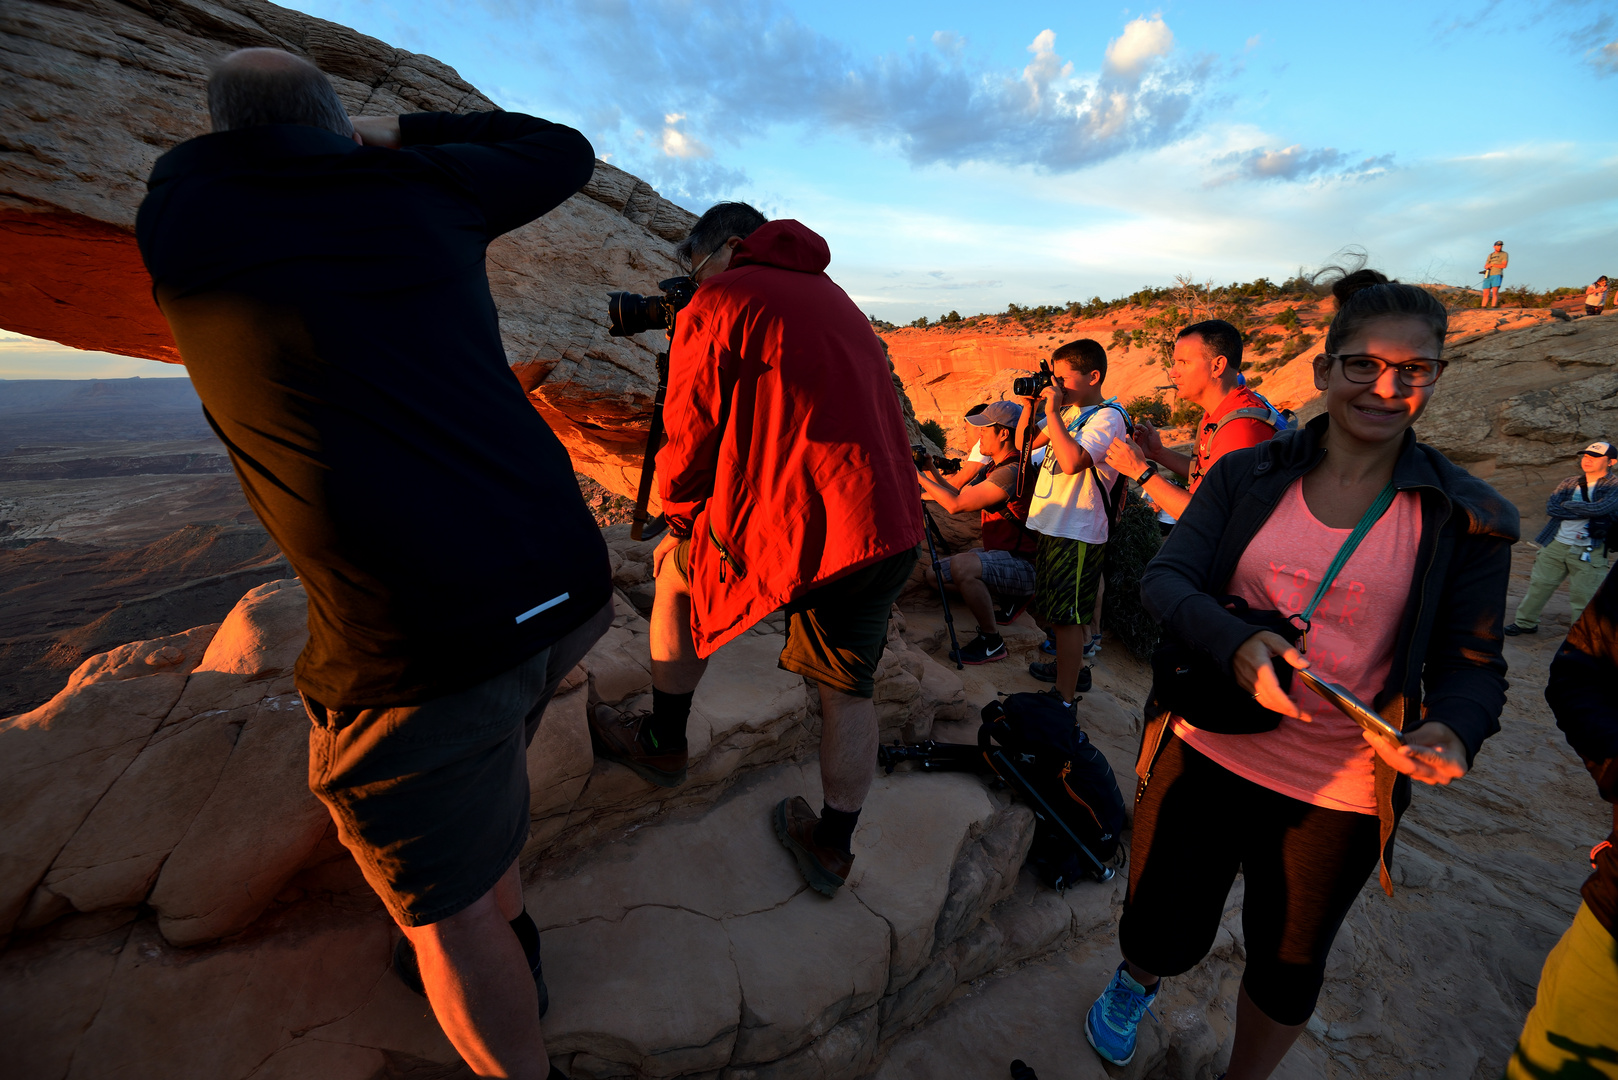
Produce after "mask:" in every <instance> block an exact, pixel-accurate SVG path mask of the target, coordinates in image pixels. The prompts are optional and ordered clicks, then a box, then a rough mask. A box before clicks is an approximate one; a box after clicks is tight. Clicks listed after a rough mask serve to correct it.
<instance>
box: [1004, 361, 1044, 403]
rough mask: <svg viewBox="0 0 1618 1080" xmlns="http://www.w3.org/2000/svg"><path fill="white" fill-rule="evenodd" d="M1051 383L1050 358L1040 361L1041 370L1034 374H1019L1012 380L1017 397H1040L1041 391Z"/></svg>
mask: <svg viewBox="0 0 1618 1080" xmlns="http://www.w3.org/2000/svg"><path fill="white" fill-rule="evenodd" d="M1050 385H1051V364H1050V361H1049V360H1041V361H1040V362H1039V370H1038V371H1036V372H1034V373H1033V374H1032V375H1019V376H1018V377H1017V378H1015V379H1013V380H1011V392H1012V393H1013V394H1015V395H1016V396H1017V397H1038V396H1039V392H1040V391H1041V390H1043V389H1045V388H1046V387H1047V386H1050Z"/></svg>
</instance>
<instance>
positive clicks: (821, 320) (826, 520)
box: [657, 220, 922, 657]
mask: <svg viewBox="0 0 1618 1080" xmlns="http://www.w3.org/2000/svg"><path fill="white" fill-rule="evenodd" d="M830 261H831V252H830V250H829V249H828V247H827V246H826V241H825V240H823V239H822V238H821V237H820V236H818V235H816V234H815V233H814V232H812V231H810V230H809V229H808V228H806V227H804V226H803V225H802V224H801V223H799V222H796V221H791V220H782V221H772V222H769V223H768V224H766V225H763V226H761V227H760V228H759V229H758V230H757V231H755V232H754V233H753V234H752V235H751V236H749V237H748V238H747V239H746V240H745V241H743V242H742V244H741V246H739V247H738V248H737V249H736V252H735V255H734V256H733V257H732V258H731V262H730V267H729V268H728V269H726V270H725V271H724V272H723V273H721V274H716V275H714V276H713V277H712V278H709V279H708V280H707V281H704V282H703V283H702V285H701V286H700V287H699V288H698V289H697V292H696V296H695V297H694V298H693V299H692V301H691V303H690V304H689V305H688V306H687V307H686V308H685V309H684V310H683V311H682V312H681V313H680V318H679V323H678V325H677V327H676V330H675V336H674V341H673V343H672V345H671V347H670V350H669V352H670V362H669V388H668V396H667V402H666V404H665V406H664V423H665V425H666V428H667V430H668V433H669V438H668V442H667V443H666V444H665V445H664V446H663V448H662V450H661V451H660V452H659V453H658V456H657V474H658V477H659V481H660V493H661V495H662V501H663V512H664V514H665V515H667V517H668V521H669V525H670V528H671V529H672V530H673V531H674V534H675V535H677V536H686V535H689V536H690V537H691V563H690V566H691V629H692V636H693V638H694V640H695V643H696V647H697V653H698V655H700V656H704V657H706V656H709V655H711V654H712V653H713V652H714V650H716V649H718V648H719V647H720V646H721V645H723V644H724V643H725V642H727V641H729V640H730V639H731V638H734V637H735V636H736V635H738V634H740V633H742V632H743V631H745V630H746V629H747V628H748V627H750V626H752V625H753V624H755V623H757V622H758V621H759V620H760V619H762V618H763V617H764V616H765V615H768V614H769V613H770V612H772V611H774V610H775V609H776V608H778V607H780V606H781V605H782V604H784V603H786V602H788V601H789V600H793V599H795V598H797V597H799V596H802V595H803V594H804V593H806V592H808V591H809V590H810V589H813V588H815V587H816V586H818V585H822V584H825V583H826V582H828V581H832V580H834V579H836V578H838V577H841V576H842V575H844V574H847V573H850V572H852V571H854V570H856V569H858V568H859V567H861V566H865V565H866V564H868V563H872V562H875V561H877V560H878V559H884V558H887V557H888V556H890V555H896V554H898V553H899V552H901V551H905V550H907V549H910V548H913V547H915V546H916V545H917V544H919V543H921V537H922V533H921V498H920V494H919V492H918V489H917V485H916V469H915V466H914V464H913V463H912V461H911V455H910V441H909V439H908V438H907V436H906V434H905V424H904V416H903V414H902V413H901V412H900V410H899V399H898V396H897V394H895V392H894V389H893V382H892V379H891V377H890V376H889V372H888V362H887V356H886V354H885V353H884V351H883V349H882V343H881V341H880V340H879V339H878V338H877V336H876V334H875V332H874V331H873V330H872V329H871V324H870V322H869V320H867V319H866V317H865V315H864V314H863V313H861V311H860V310H859V308H858V307H857V306H855V304H854V302H853V301H852V300H850V299H849V298H848V295H847V294H846V293H844V292H843V290H842V289H840V288H839V287H838V286H837V284H836V283H835V282H833V281H832V280H831V278H829V277H827V276H826V274H825V268H826V266H827V264H828V263H830Z"/></svg>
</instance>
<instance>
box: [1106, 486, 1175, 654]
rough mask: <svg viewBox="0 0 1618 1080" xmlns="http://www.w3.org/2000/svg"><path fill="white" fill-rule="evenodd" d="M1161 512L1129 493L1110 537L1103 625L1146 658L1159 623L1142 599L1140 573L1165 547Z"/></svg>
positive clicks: (1134, 652)
mask: <svg viewBox="0 0 1618 1080" xmlns="http://www.w3.org/2000/svg"><path fill="white" fill-rule="evenodd" d="M1162 543H1163V533H1162V530H1160V529H1159V528H1158V527H1157V515H1156V514H1154V513H1152V510H1151V508H1150V507H1148V506H1147V505H1146V503H1145V501H1144V500H1143V499H1141V497H1140V496H1139V495H1138V494H1137V493H1136V492H1134V491H1131V492H1129V494H1128V501H1127V502H1126V503H1125V504H1124V509H1123V513H1122V514H1120V515H1119V518H1118V524H1117V525H1115V526H1114V527H1113V529H1112V534H1111V535H1110V536H1109V537H1108V539H1107V571H1106V573H1107V591H1106V594H1105V595H1104V596H1103V597H1102V600H1101V625H1102V626H1104V627H1106V629H1108V630H1109V631H1111V632H1112V635H1113V637H1115V638H1117V639H1118V640H1119V641H1121V642H1122V643H1123V645H1124V648H1126V649H1128V650H1129V652H1130V655H1132V656H1134V657H1135V658H1136V659H1140V660H1144V659H1146V658H1147V657H1149V656H1150V655H1152V650H1153V649H1154V648H1156V647H1157V637H1158V626H1157V623H1156V622H1154V621H1153V620H1152V617H1151V616H1150V615H1148V614H1146V609H1145V608H1144V607H1142V606H1141V602H1140V576H1141V574H1142V573H1144V572H1145V570H1146V564H1147V563H1149V562H1151V561H1152V557H1153V556H1154V555H1156V554H1157V549H1158V548H1159V547H1160V546H1162Z"/></svg>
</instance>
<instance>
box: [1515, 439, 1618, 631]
mask: <svg viewBox="0 0 1618 1080" xmlns="http://www.w3.org/2000/svg"><path fill="white" fill-rule="evenodd" d="M1615 461H1618V448H1615V447H1614V446H1613V444H1612V443H1610V442H1607V441H1605V440H1603V441H1601V442H1593V443H1591V444H1590V445H1589V446H1586V447H1585V448H1584V449H1583V450H1581V451H1579V470H1580V475H1578V476H1570V477H1568V478H1567V479H1566V480H1563V481H1562V482H1561V483H1560V484H1557V485H1556V490H1555V491H1553V492H1551V497H1550V498H1549V499H1546V500H1545V512H1546V513H1547V514H1549V515H1550V520H1549V521H1547V522H1545V527H1544V528H1543V529H1541V530H1540V531H1539V535H1538V536H1536V537H1534V543H1536V544H1539V545H1540V549H1539V554H1537V555H1535V556H1534V569H1533V572H1532V573H1531V574H1530V575H1529V578H1528V592H1527V593H1526V594H1525V595H1524V596H1523V598H1522V603H1520V604H1518V605H1517V616H1516V618H1515V619H1513V620H1512V623H1511V625H1510V626H1508V627H1506V633H1507V634H1508V635H1510V636H1511V637H1516V636H1517V635H1519V634H1537V633H1539V614H1540V612H1542V611H1544V610H1545V602H1546V601H1548V600H1549V599H1550V598H1551V594H1553V593H1554V592H1556V590H1557V589H1558V588H1559V587H1560V586H1561V584H1562V582H1563V581H1564V580H1566V581H1567V583H1568V586H1567V591H1568V600H1570V601H1571V602H1572V604H1573V621H1574V622H1578V621H1579V614H1580V613H1581V612H1582V611H1584V605H1586V604H1588V603H1589V602H1590V597H1592V596H1594V595H1595V592H1596V590H1597V589H1599V588H1600V587H1601V582H1602V581H1603V580H1604V579H1605V578H1606V576H1607V569H1608V564H1609V559H1608V537H1609V535H1610V533H1611V531H1612V529H1613V526H1615V525H1618V472H1614V471H1613V464H1614V462H1615Z"/></svg>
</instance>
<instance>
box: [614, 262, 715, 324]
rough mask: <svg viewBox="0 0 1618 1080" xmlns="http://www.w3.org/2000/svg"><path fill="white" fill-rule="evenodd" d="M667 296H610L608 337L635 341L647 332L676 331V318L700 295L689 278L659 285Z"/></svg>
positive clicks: (619, 293)
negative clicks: (609, 335)
mask: <svg viewBox="0 0 1618 1080" xmlns="http://www.w3.org/2000/svg"><path fill="white" fill-rule="evenodd" d="M657 287H658V288H659V289H662V290H663V292H662V294H661V295H658V296H641V295H640V294H639V293H632V292H615V293H608V294H607V320H608V322H609V324H610V326H609V327H608V330H607V333H609V334H611V335H612V336H613V337H633V336H634V335H635V334H639V333H642V332H644V331H647V330H668V331H671V332H672V331H673V329H674V316H675V315H676V314H678V313H679V311H680V309H681V308H683V307H685V306H686V305H687V304H689V303H690V302H691V298H692V297H693V296H695V295H696V293H697V283H696V282H695V281H692V280H691V279H690V278H688V277H672V278H668V279H667V280H665V281H659V282H658V283H657Z"/></svg>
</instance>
